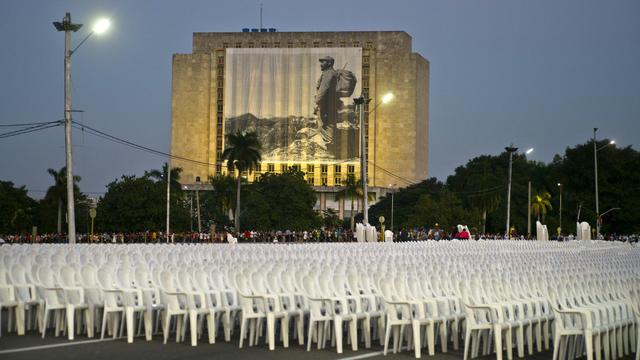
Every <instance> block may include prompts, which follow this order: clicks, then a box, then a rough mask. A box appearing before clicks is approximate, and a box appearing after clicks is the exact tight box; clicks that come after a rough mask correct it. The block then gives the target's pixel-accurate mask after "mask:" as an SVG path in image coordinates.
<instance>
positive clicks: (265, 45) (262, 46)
mask: <svg viewBox="0 0 640 360" xmlns="http://www.w3.org/2000/svg"><path fill="white" fill-rule="evenodd" d="M268 45H269V44H267V43H266V42H263V43H262V44H260V47H261V48H266V47H268Z"/></svg>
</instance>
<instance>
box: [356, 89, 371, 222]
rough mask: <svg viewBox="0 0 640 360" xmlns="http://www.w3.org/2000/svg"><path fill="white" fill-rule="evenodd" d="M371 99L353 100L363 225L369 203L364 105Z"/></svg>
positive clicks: (367, 213) (367, 218)
mask: <svg viewBox="0 0 640 360" xmlns="http://www.w3.org/2000/svg"><path fill="white" fill-rule="evenodd" d="M369 101H371V99H368V98H366V97H364V96H360V97H359V98H355V99H353V103H354V104H355V105H356V108H357V109H358V112H359V114H360V115H359V116H360V181H362V205H363V213H364V218H363V221H362V222H363V223H364V224H365V225H368V224H369V203H368V200H369V199H368V197H369V196H368V188H367V185H368V184H367V143H366V141H365V133H366V129H365V126H364V123H365V122H364V105H365V104H368V103H369Z"/></svg>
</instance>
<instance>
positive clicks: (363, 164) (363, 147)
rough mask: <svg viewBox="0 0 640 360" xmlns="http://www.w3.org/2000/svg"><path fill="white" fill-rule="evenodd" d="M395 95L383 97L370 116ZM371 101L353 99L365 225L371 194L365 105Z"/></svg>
mask: <svg viewBox="0 0 640 360" xmlns="http://www.w3.org/2000/svg"><path fill="white" fill-rule="evenodd" d="M393 98H394V95H393V93H391V92H388V93H386V94H384V95H383V96H382V99H381V102H380V103H378V104H376V106H375V107H374V108H373V110H371V111H369V114H372V113H373V112H374V111H376V109H377V108H378V106H380V105H381V104H387V103H389V102H390V101H391V100H393ZM370 101H371V99H369V98H368V97H366V95H361V96H360V97H358V98H354V99H353V103H354V105H355V106H356V111H357V112H358V113H359V117H360V179H361V181H362V194H363V196H362V204H363V208H364V214H363V215H364V216H363V221H362V222H363V223H364V224H365V225H368V224H369V204H368V202H369V198H368V197H369V196H368V195H369V194H368V189H367V143H366V142H365V128H364V105H365V104H369V102H370Z"/></svg>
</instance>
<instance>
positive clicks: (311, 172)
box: [307, 164, 315, 174]
mask: <svg viewBox="0 0 640 360" xmlns="http://www.w3.org/2000/svg"><path fill="white" fill-rule="evenodd" d="M314 171H315V166H313V165H312V164H309V165H307V173H309V174H313V172H314Z"/></svg>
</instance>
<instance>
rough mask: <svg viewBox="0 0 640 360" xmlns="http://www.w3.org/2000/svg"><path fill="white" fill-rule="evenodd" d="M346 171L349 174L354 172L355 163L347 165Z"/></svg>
mask: <svg viewBox="0 0 640 360" xmlns="http://www.w3.org/2000/svg"><path fill="white" fill-rule="evenodd" d="M347 172H348V173H349V174H353V173H355V172H356V167H355V165H347Z"/></svg>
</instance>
